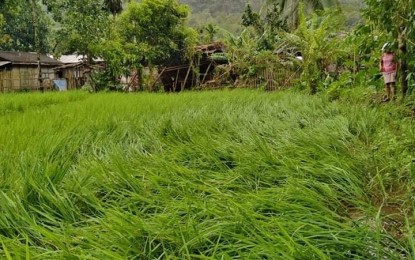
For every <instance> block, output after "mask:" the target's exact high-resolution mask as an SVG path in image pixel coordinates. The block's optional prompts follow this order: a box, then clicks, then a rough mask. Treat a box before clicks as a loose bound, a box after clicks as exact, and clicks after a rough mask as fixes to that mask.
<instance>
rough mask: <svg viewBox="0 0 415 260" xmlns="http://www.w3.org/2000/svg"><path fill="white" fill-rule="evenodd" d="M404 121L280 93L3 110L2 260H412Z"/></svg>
mask: <svg viewBox="0 0 415 260" xmlns="http://www.w3.org/2000/svg"><path fill="white" fill-rule="evenodd" d="M411 116H412V115H411V114H410V113H409V112H408V111H407V110H406V108H405V107H404V106H400V105H370V104H366V103H355V104H351V103H346V102H342V101H338V102H329V101H327V100H326V99H325V98H323V97H310V96H307V95H302V94H299V93H291V92H285V93H264V92H259V91H247V90H241V91H239V90H238V91H218V92H202V93H184V94H143V93H141V94H120V93H103V94H94V95H91V94H87V93H78V92H68V93H46V94H19V95H3V96H0V256H1V258H5V259H350V258H356V259H368V258H372V259H405V258H407V259H410V258H414V257H415V242H414V238H413V232H414V231H415V229H414V225H413V224H414V217H415V215H414V209H413V198H414V195H415V194H414V191H413V190H414V189H413V188H414V174H415V167H414V166H415V164H414V157H415V156H414V152H415V127H414V126H415V125H414V120H413V118H412V117H411Z"/></svg>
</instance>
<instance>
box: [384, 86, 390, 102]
mask: <svg viewBox="0 0 415 260" xmlns="http://www.w3.org/2000/svg"><path fill="white" fill-rule="evenodd" d="M385 90H386V97H385V99H384V101H388V100H389V99H390V96H391V89H390V83H386V84H385Z"/></svg>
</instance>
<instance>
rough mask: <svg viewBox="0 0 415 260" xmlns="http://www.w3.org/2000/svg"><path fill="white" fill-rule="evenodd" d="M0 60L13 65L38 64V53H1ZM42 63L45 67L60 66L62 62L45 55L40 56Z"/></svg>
mask: <svg viewBox="0 0 415 260" xmlns="http://www.w3.org/2000/svg"><path fill="white" fill-rule="evenodd" d="M0 60H2V61H9V62H11V63H13V64H37V53H36V52H15V51H0ZM40 63H41V64H43V65H60V64H62V63H61V62H60V61H58V60H55V59H52V58H50V57H48V56H46V55H44V54H41V55H40Z"/></svg>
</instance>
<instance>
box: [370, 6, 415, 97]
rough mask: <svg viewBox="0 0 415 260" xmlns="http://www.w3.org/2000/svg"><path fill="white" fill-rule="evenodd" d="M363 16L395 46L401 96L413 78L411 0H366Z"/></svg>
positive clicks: (414, 34) (414, 26)
mask: <svg viewBox="0 0 415 260" xmlns="http://www.w3.org/2000/svg"><path fill="white" fill-rule="evenodd" d="M365 3H366V5H367V8H366V9H365V11H364V16H365V18H366V19H367V21H368V26H370V28H376V29H377V30H379V31H380V32H382V33H384V34H386V35H388V36H389V37H390V38H391V39H392V41H393V43H394V45H395V46H396V48H395V49H396V53H397V54H398V55H399V59H400V62H399V65H400V68H399V70H400V72H401V74H400V77H401V88H402V94H403V96H405V95H406V93H407V91H408V89H407V87H408V80H409V79H411V80H414V78H413V73H411V71H413V70H414V69H415V64H414V62H413V59H412V54H411V53H413V52H414V51H415V14H414V12H413V7H414V5H415V1H413V0H396V1H385V0H379V1H377V0H376V1H375V0H366V1H365ZM382 44H383V43H382Z"/></svg>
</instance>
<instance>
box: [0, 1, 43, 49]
mask: <svg viewBox="0 0 415 260" xmlns="http://www.w3.org/2000/svg"><path fill="white" fill-rule="evenodd" d="M0 15H1V16H3V19H4V24H3V30H4V31H3V33H0V38H1V40H0V48H1V49H3V50H14V51H18V50H19V51H32V52H34V51H37V49H36V39H35V30H36V31H37V33H38V34H39V45H40V46H39V48H40V51H41V52H42V53H47V52H48V51H49V50H50V46H49V45H50V42H49V36H50V31H51V28H50V26H51V21H50V19H49V17H48V16H47V14H46V13H45V12H44V10H43V9H42V6H41V5H40V4H39V3H38V1H34V3H33V4H32V3H31V2H29V1H18V0H4V1H1V2H0ZM34 19H36V20H34ZM34 25H36V27H37V28H35V26H34ZM0 32H1V31H0Z"/></svg>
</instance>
